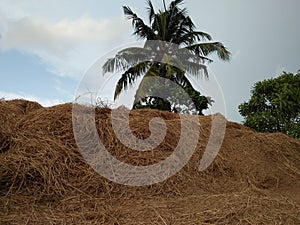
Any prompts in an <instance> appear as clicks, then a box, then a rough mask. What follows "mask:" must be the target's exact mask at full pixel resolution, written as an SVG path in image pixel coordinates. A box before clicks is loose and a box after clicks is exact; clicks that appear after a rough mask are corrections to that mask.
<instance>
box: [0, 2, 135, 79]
mask: <svg viewBox="0 0 300 225" xmlns="http://www.w3.org/2000/svg"><path fill="white" fill-rule="evenodd" d="M0 12H1V8H0ZM4 15H5V14H4ZM129 30H130V24H129V23H128V22H127V21H126V20H124V18H123V17H120V18H114V19H110V20H108V19H102V20H96V19H93V18H91V17H89V16H82V17H80V18H78V19H76V20H69V19H63V20H60V21H58V22H55V23H50V22H46V21H44V20H42V19H40V18H35V17H23V18H19V19H8V18H5V17H3V15H2V17H0V35H1V36H0V51H9V50H12V49H14V50H19V51H22V52H25V53H28V54H34V55H37V56H38V57H39V58H40V59H41V61H42V62H43V63H46V64H47V65H48V69H49V70H52V71H53V72H54V73H57V74H60V75H62V76H69V77H73V78H77V79H78V78H80V77H81V76H82V74H83V73H84V71H85V70H86V69H87V67H88V66H90V65H91V63H93V62H94V61H95V59H96V58H98V57H100V56H102V55H104V54H105V53H106V51H109V50H110V49H112V48H114V47H115V46H118V45H120V44H124V43H125V42H126V41H128V36H129V35H128V34H129ZM126 39H127V40H126Z"/></svg>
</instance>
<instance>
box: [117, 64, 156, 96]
mask: <svg viewBox="0 0 300 225" xmlns="http://www.w3.org/2000/svg"><path fill="white" fill-rule="evenodd" d="M150 64H151V62H150V61H143V62H140V63H138V64H136V65H135V66H132V67H130V68H129V69H128V70H127V71H126V72H125V73H123V74H122V76H121V78H120V79H119V80H118V82H117V85H116V88H115V94H114V99H115V100H116V98H117V97H118V96H119V95H120V93H121V92H122V91H123V90H126V89H127V88H128V86H130V85H131V86H132V85H133V84H134V82H135V81H136V80H137V79H138V78H139V77H140V76H143V75H144V74H145V73H146V71H147V70H148V68H149V67H150Z"/></svg>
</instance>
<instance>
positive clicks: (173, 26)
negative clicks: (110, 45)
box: [103, 0, 230, 114]
mask: <svg viewBox="0 0 300 225" xmlns="http://www.w3.org/2000/svg"><path fill="white" fill-rule="evenodd" d="M183 2H184V1H183V0H173V1H172V2H171V3H170V5H169V6H168V7H167V6H166V5H165V2H164V10H159V11H158V12H156V11H155V9H154V6H153V4H152V2H151V1H150V0H148V1H147V11H148V24H147V23H145V22H144V21H143V19H141V18H140V17H139V16H138V15H137V14H136V13H134V12H133V11H132V10H131V8H130V7H128V6H123V10H124V14H125V15H126V17H127V18H128V19H129V20H131V21H132V26H133V29H134V33H133V34H134V35H136V36H137V37H138V38H139V39H142V40H146V42H145V45H144V47H143V48H138V47H132V48H126V49H124V50H122V51H120V52H118V53H117V55H116V56H115V57H114V58H110V59H108V60H107V62H106V63H105V64H104V65H103V71H104V73H107V72H117V71H123V73H122V75H121V78H120V79H119V81H118V83H117V85H116V88H115V96H114V97H115V99H116V98H117V97H118V95H119V94H120V93H121V92H122V91H123V90H125V89H126V88H127V87H128V86H129V85H132V84H133V83H134V82H135V81H136V80H137V79H138V78H139V77H143V78H145V77H149V76H159V77H164V78H166V79H169V80H171V81H173V82H175V83H176V84H178V85H180V86H181V87H182V88H183V89H185V90H187V93H188V94H189V95H190V96H192V97H191V98H192V99H193V103H194V105H195V107H196V111H197V114H201V113H202V110H203V109H206V108H208V104H209V103H211V101H210V100H209V99H206V97H204V96H201V94H200V92H198V91H197V90H195V88H194V87H193V85H192V84H191V83H190V81H189V80H188V78H187V77H186V72H187V73H189V74H191V75H194V76H199V74H201V72H202V73H204V75H205V76H206V77H208V73H207V69H206V63H210V62H212V60H211V59H210V58H208V56H209V55H210V54H212V53H216V54H217V55H218V57H219V58H220V59H221V60H225V61H226V60H229V58H230V52H229V51H228V50H227V48H226V47H225V46H224V45H223V44H222V43H220V42H213V41H212V37H211V36H210V35H209V34H207V33H205V32H202V31H196V27H195V25H194V23H193V21H192V20H191V18H190V17H189V15H188V12H187V9H186V8H181V7H180V5H181V4H182V3H183ZM151 41H152V42H151ZM153 41H160V42H159V43H156V44H153ZM166 43H171V44H172V45H167V44H166ZM149 56H150V57H149ZM146 89H149V86H147V87H145V84H144V82H143V80H142V82H141V84H140V86H139V90H138V91H137V93H136V96H135V103H136V104H135V106H134V108H138V107H140V106H141V107H144V106H147V105H151V104H152V102H155V103H154V105H157V106H158V108H159V106H161V105H162V104H163V101H162V100H161V99H159V98H157V97H156V96H149V95H147V94H146V92H147V90H146ZM141 96H143V97H141ZM172 99H174V98H172V96H171V94H170V95H169V98H168V99H165V101H169V102H170V106H167V105H168V104H163V105H164V107H163V108H166V109H167V110H169V111H177V110H181V109H182V105H181V107H176V104H177V103H176V102H172ZM158 102H160V103H159V104H157V103H158ZM189 105H190V104H189V103H186V106H185V107H183V108H184V109H186V108H188V107H189ZM180 108H181V109H180ZM181 111H182V110H181Z"/></svg>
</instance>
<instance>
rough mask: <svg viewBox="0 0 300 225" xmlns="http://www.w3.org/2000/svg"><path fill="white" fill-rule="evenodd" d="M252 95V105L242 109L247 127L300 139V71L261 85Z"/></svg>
mask: <svg viewBox="0 0 300 225" xmlns="http://www.w3.org/2000/svg"><path fill="white" fill-rule="evenodd" d="M251 94H252V96H251V98H250V100H249V101H248V102H244V103H242V104H241V105H239V112H240V114H241V115H242V116H243V117H244V119H245V120H244V124H245V125H246V126H248V127H250V128H253V129H255V130H256V131H259V132H283V133H286V134H288V135H290V136H292V137H295V138H299V137H300V71H298V72H297V73H296V74H292V73H286V72H283V73H282V74H281V75H280V76H279V77H277V78H271V79H267V80H264V81H260V82H257V83H255V85H254V87H253V88H252V90H251Z"/></svg>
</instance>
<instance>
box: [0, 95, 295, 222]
mask: <svg viewBox="0 0 300 225" xmlns="http://www.w3.org/2000/svg"><path fill="white" fill-rule="evenodd" d="M16 103H18V102H13V101H1V102H0V104H1V105H0V106H1V108H0V115H1V117H0V121H1V124H4V126H2V127H1V132H2V133H0V134H1V135H2V134H3V133H6V134H9V135H8V136H9V138H10V144H9V145H8V147H5V149H2V150H1V149H0V152H1V154H0V161H1V164H0V221H1V224H300V191H299V190H300V188H299V187H300V142H299V141H298V140H295V139H292V138H289V137H287V136H286V135H283V134H261V133H256V132H253V131H252V130H250V129H248V128H246V127H244V126H241V125H239V124H237V123H232V122H227V129H226V135H225V139H224V142H223V144H222V147H221V150H220V152H219V154H218V156H217V158H216V159H215V161H214V162H213V164H212V165H211V166H210V167H209V168H208V169H207V170H205V171H204V172H199V171H198V166H199V162H200V159H201V157H202V154H203V152H204V150H205V147H206V144H207V141H208V137H209V135H210V127H211V117H210V116H206V117H199V121H200V124H201V133H200V138H199V142H198V145H197V149H196V151H195V153H194V155H193V156H192V158H191V160H190V161H189V163H188V164H187V165H186V166H185V167H184V168H183V169H182V170H181V171H180V172H178V173H177V174H176V175H175V176H173V177H171V178H169V179H168V180H166V181H164V182H161V183H158V184H155V185H150V186H146V187H129V186H124V185H120V184H116V183H113V182H111V181H109V180H107V179H105V178H103V177H101V176H100V175H99V174H97V173H96V172H95V171H94V170H93V169H92V168H91V167H90V166H89V165H88V164H87V163H86V162H85V160H84V159H83V157H82V156H81V154H80V152H79V151H78V149H77V145H76V143H75V140H74V135H73V127H72V104H64V105H58V106H54V107H51V108H41V106H40V105H38V104H36V103H31V102H25V101H21V102H19V103H18V104H16ZM20 103H22V104H20ZM25 106H26V107H25ZM27 106H28V107H27ZM29 106H30V107H29ZM87 110H88V109H87ZM154 117H160V118H162V119H164V120H165V122H166V125H167V128H168V129H167V134H166V137H165V139H164V141H163V142H162V143H161V144H160V145H159V146H158V147H157V148H156V149H155V150H154V151H148V152H136V151H132V150H130V149H128V148H126V147H125V146H124V145H123V144H122V143H120V141H119V140H118V139H117V138H116V137H115V135H114V131H113V130H112V126H111V118H110V109H108V108H104V109H100V108H97V109H96V124H97V128H98V130H97V131H98V134H99V136H100V138H101V140H102V141H103V143H104V145H105V146H106V148H107V149H108V150H109V151H110V153H111V154H112V155H114V156H115V157H116V158H118V159H119V160H121V161H124V162H127V163H130V164H132V165H139V166H144V165H151V164H153V163H156V162H158V161H160V160H162V159H164V158H166V157H168V156H169V155H170V154H171V153H172V151H173V150H174V148H175V147H176V146H177V144H178V140H179V136H180V121H179V116H178V115H177V114H173V113H168V112H161V111H157V110H136V111H132V112H131V114H130V126H131V129H132V131H133V133H134V134H135V135H136V136H137V137H139V138H147V137H148V136H149V135H150V131H149V128H148V123H149V121H150V119H151V118H154ZM10 118H14V119H10ZM88 132H89V131H87V136H88V134H89V133H88ZM0 137H1V136H0ZM3 140H4V141H3ZM5 140H6V139H5V138H3V136H2V138H0V146H2V145H3V143H4V142H5Z"/></svg>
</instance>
